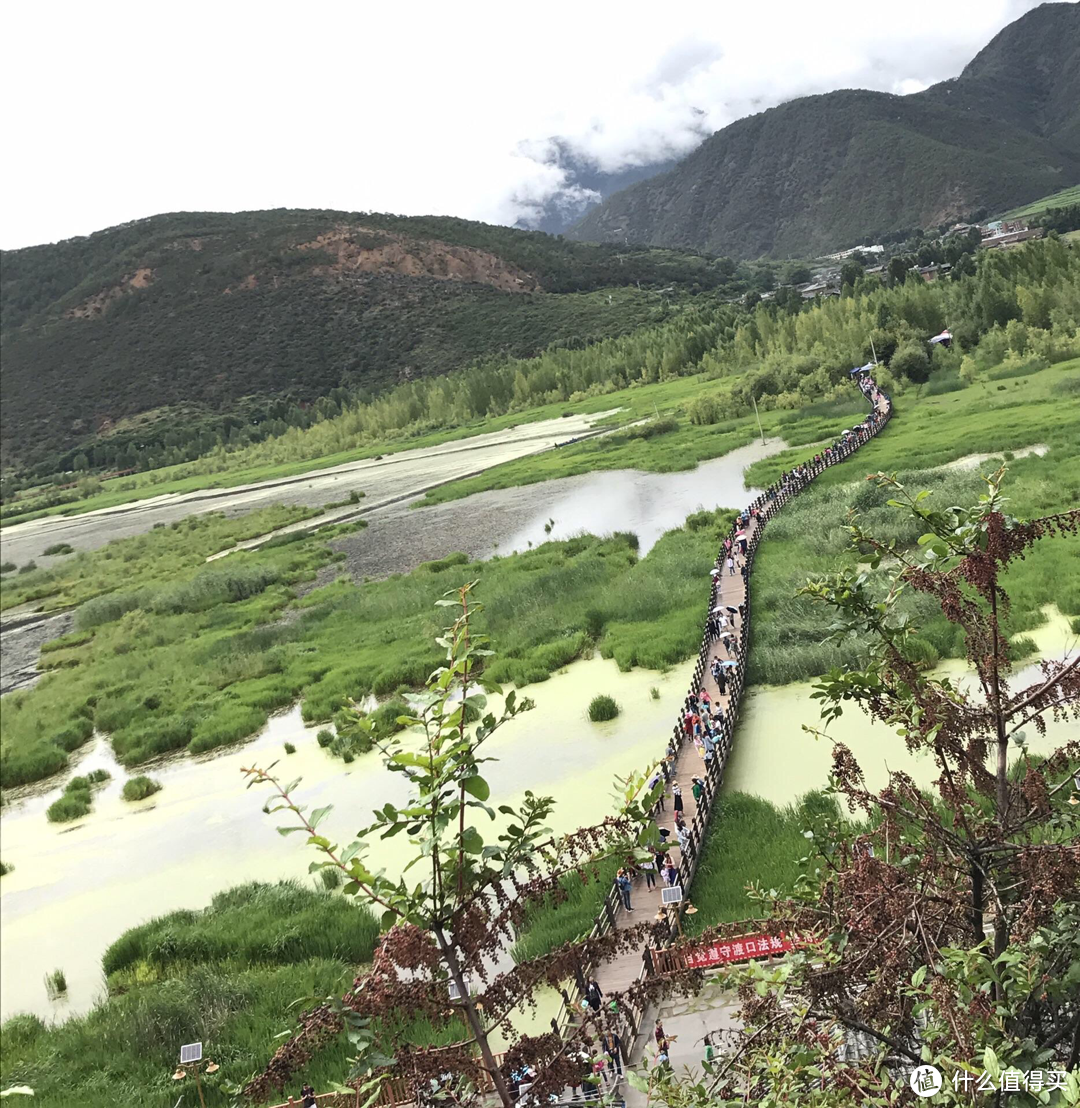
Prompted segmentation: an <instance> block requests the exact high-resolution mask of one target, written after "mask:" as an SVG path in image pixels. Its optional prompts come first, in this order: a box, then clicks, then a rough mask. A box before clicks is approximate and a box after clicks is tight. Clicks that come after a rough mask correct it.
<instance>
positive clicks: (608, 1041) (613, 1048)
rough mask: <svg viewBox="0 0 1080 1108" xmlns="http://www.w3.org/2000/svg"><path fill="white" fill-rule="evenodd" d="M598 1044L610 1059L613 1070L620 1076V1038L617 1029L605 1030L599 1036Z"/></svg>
mask: <svg viewBox="0 0 1080 1108" xmlns="http://www.w3.org/2000/svg"><path fill="white" fill-rule="evenodd" d="M600 1045H601V1046H602V1047H603V1048H604V1053H605V1054H606V1055H607V1056H608V1057H609V1058H610V1059H611V1065H612V1067H613V1068H614V1070H615V1072H616V1073H617V1074H618V1075H619V1077H622V1039H620V1038H619V1033H618V1032H617V1031H605V1032H604V1034H603V1035H601V1036H600Z"/></svg>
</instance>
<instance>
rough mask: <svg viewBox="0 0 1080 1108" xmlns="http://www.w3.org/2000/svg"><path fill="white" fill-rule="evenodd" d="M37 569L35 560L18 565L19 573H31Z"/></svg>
mask: <svg viewBox="0 0 1080 1108" xmlns="http://www.w3.org/2000/svg"><path fill="white" fill-rule="evenodd" d="M35 569H37V562H27V563H26V565H24V566H19V572H20V573H33V572H34V570H35Z"/></svg>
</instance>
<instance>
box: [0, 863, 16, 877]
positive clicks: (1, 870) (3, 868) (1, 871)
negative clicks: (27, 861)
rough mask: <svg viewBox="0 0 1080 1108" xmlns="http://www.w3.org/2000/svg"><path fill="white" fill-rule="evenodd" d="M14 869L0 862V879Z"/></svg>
mask: <svg viewBox="0 0 1080 1108" xmlns="http://www.w3.org/2000/svg"><path fill="white" fill-rule="evenodd" d="M14 868H15V867H14V866H9V865H8V864H7V862H0V877H3V876H4V875H5V874H8V873H10V872H11V871H12V870H13V869H14Z"/></svg>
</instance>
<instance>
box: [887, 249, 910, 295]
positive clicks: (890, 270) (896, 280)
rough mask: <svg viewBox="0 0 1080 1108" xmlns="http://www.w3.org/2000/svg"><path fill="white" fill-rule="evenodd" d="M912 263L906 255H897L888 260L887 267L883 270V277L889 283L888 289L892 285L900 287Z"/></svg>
mask: <svg viewBox="0 0 1080 1108" xmlns="http://www.w3.org/2000/svg"><path fill="white" fill-rule="evenodd" d="M911 265H912V261H911V258H909V257H908V256H907V255H904V254H897V255H895V256H894V257H892V258H890V259H889V265H888V267H887V268H886V270H885V275H886V277H887V278H888V281H889V287H890V288H891V287H892V286H893V285H902V284H903V283H904V282H905V281H906V280H907V276H908V270H910V269H911Z"/></svg>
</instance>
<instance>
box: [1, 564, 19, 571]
mask: <svg viewBox="0 0 1080 1108" xmlns="http://www.w3.org/2000/svg"><path fill="white" fill-rule="evenodd" d="M17 568H18V567H17V566H16V565H15V563H14V562H4V563H3V565H0V573H14V572H15V570H16V569H17Z"/></svg>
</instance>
